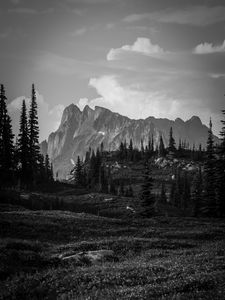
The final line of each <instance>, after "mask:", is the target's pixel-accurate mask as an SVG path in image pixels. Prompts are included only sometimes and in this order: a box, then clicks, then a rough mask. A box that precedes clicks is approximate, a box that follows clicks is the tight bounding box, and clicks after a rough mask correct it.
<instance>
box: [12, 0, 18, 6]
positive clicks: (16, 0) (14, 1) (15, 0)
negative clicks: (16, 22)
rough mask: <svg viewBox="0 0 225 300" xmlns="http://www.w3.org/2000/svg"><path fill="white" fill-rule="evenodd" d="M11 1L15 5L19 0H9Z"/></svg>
mask: <svg viewBox="0 0 225 300" xmlns="http://www.w3.org/2000/svg"><path fill="white" fill-rule="evenodd" d="M11 3H12V4H15V5H17V4H19V3H20V0H11Z"/></svg>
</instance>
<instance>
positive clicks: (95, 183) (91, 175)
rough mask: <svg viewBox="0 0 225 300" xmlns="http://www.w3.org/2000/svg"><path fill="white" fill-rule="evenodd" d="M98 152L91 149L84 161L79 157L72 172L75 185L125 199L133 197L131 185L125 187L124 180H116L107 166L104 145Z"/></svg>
mask: <svg viewBox="0 0 225 300" xmlns="http://www.w3.org/2000/svg"><path fill="white" fill-rule="evenodd" d="M100 149H101V150H99V148H97V150H96V151H94V150H92V149H91V148H89V150H88V151H87V152H86V156H85V159H84V161H82V160H81V159H80V157H79V156H78V157H77V161H76V164H75V166H74V168H73V169H72V171H71V174H72V175H73V180H74V184H75V186H76V187H78V188H86V189H87V190H92V191H97V192H102V193H110V194H113V195H120V196H125V197H132V196H133V189H132V186H131V184H129V185H128V186H127V187H125V182H124V180H123V179H121V178H119V179H115V178H113V176H112V174H111V169H110V167H109V166H108V165H107V164H106V152H104V150H103V144H101V146H100Z"/></svg>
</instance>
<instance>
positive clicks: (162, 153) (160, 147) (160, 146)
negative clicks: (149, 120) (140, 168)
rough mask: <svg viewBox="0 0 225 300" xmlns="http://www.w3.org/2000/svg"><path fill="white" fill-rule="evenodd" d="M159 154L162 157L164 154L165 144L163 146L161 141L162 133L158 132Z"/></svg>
mask: <svg viewBox="0 0 225 300" xmlns="http://www.w3.org/2000/svg"><path fill="white" fill-rule="evenodd" d="M158 152H159V156H160V157H162V156H164V155H165V146H164V143H163V138H162V135H161V134H160V138H159V150H158Z"/></svg>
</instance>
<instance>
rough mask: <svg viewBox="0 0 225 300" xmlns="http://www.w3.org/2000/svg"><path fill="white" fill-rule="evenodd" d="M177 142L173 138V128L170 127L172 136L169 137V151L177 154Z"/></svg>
mask: <svg viewBox="0 0 225 300" xmlns="http://www.w3.org/2000/svg"><path fill="white" fill-rule="evenodd" d="M175 144H176V143H175V140H174V138H173V128H172V127H170V135H169V145H168V150H169V151H171V152H175V151H176V147H175Z"/></svg>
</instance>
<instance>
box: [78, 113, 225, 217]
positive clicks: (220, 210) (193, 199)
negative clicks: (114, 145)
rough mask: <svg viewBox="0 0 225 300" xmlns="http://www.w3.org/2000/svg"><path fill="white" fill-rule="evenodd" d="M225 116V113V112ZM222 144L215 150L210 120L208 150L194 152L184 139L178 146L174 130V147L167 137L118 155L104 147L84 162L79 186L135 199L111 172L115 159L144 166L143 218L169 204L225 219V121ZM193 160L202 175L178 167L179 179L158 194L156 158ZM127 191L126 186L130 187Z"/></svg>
mask: <svg viewBox="0 0 225 300" xmlns="http://www.w3.org/2000/svg"><path fill="white" fill-rule="evenodd" d="M223 114H224V115H225V110H224V111H223ZM222 125H223V127H222V130H221V133H220V135H221V143H220V144H219V145H214V141H213V133H212V122H211V120H210V124H209V131H208V140H207V147H206V150H202V147H201V145H199V147H198V148H195V145H193V147H192V148H190V146H189V145H188V143H186V142H185V141H182V140H179V144H178V147H176V143H175V140H174V138H173V130H172V128H170V131H169V143H168V146H167V147H165V145H164V142H163V138H162V135H160V137H159V144H158V145H154V140H153V136H151V137H150V138H149V142H148V144H147V145H146V146H145V147H144V143H143V140H141V143H140V147H139V149H138V148H134V147H133V141H132V139H130V142H129V143H127V142H126V141H124V142H121V143H120V145H119V149H118V150H117V151H114V152H113V153H110V152H107V151H104V147H103V144H102V145H101V147H100V149H101V150H99V149H97V151H96V152H95V151H93V150H91V149H89V151H87V153H86V156H85V159H84V161H82V160H81V159H80V157H78V159H77V163H76V165H75V167H74V169H73V171H72V173H73V174H74V181H75V185H76V186H80V187H81V186H82V187H86V188H88V189H90V190H95V191H98V192H105V193H111V194H115V195H116V194H117V195H124V196H133V189H132V185H131V184H130V185H127V184H126V183H124V182H123V180H122V179H121V178H120V179H119V180H118V181H117V180H115V179H114V178H113V176H112V174H111V170H110V168H107V167H106V159H105V157H106V156H107V155H110V154H111V155H112V156H113V161H119V162H120V163H121V162H125V163H126V162H134V163H135V162H139V161H142V162H144V174H143V183H142V184H141V191H140V195H139V200H140V203H141V205H142V208H143V209H142V214H143V215H146V216H147V215H148V216H151V215H154V214H155V208H156V205H155V204H156V203H162V204H169V205H172V206H174V207H177V208H178V209H181V210H183V211H186V210H188V211H189V214H191V215H194V216H209V217H210V216H212V217H224V216H225V120H223V121H222ZM157 157H165V158H171V157H172V158H188V159H189V160H191V161H195V163H196V165H198V168H197V171H196V170H195V171H192V172H189V171H187V170H184V169H182V168H181V167H175V169H174V175H173V180H172V181H171V183H170V186H169V188H168V185H167V186H166V184H165V182H164V181H163V182H162V185H161V191H160V193H159V195H154V193H153V182H154V179H153V177H152V175H151V174H152V168H153V166H154V159H156V158H157ZM125 186H126V187H125Z"/></svg>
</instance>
